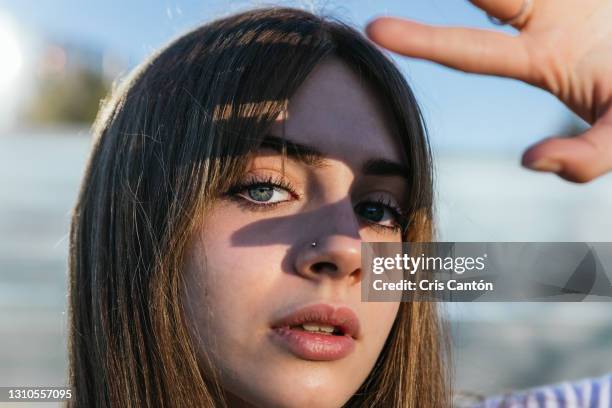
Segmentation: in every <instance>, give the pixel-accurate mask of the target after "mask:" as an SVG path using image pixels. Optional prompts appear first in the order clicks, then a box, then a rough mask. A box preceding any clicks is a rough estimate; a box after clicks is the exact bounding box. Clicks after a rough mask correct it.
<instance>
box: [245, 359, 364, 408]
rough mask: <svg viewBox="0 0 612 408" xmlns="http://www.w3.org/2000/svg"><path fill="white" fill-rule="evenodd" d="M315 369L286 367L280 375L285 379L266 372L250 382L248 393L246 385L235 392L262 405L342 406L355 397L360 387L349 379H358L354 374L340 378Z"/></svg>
mask: <svg viewBox="0 0 612 408" xmlns="http://www.w3.org/2000/svg"><path fill="white" fill-rule="evenodd" d="M317 364H325V363H317ZM300 371H302V372H300ZM314 371H315V372H314V373H304V372H303V370H295V371H294V373H293V375H288V374H287V372H288V371H285V372H284V374H281V375H280V376H279V377H278V379H280V380H281V381H273V380H270V379H268V378H265V377H266V376H265V375H264V376H261V377H260V378H259V379H258V381H257V383H255V384H253V383H251V384H249V385H248V388H249V390H248V391H247V392H246V393H245V392H244V391H246V390H245V389H244V388H243V389H242V390H241V391H243V392H240V390H235V391H237V392H235V395H239V396H241V398H242V399H244V400H246V401H248V402H249V403H251V404H252V405H254V406H256V407H260V408H268V407H278V408H304V407H306V408H338V407H341V406H342V405H344V404H345V403H346V402H347V401H348V400H349V399H350V398H351V396H352V395H353V393H354V392H355V391H356V389H354V388H358V384H357V386H355V385H354V384H349V383H347V382H346V381H347V380H348V381H351V380H353V381H354V380H355V378H354V377H353V376H348V378H339V377H338V376H331V375H325V374H322V373H321V372H317V371H319V370H314ZM328 374H331V373H328ZM266 380H268V381H266ZM343 380H344V381H343ZM351 385H352V386H351ZM245 394H247V395H245Z"/></svg>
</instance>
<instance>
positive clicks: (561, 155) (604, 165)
mask: <svg viewBox="0 0 612 408" xmlns="http://www.w3.org/2000/svg"><path fill="white" fill-rule="evenodd" d="M522 164H523V165H524V166H525V167H528V168H530V169H532V170H537V171H548V172H554V173H557V174H558V175H559V176H560V177H563V178H564V179H566V180H569V181H573V182H576V183H585V182H587V181H591V180H593V179H595V178H597V177H599V176H601V175H602V174H605V173H607V172H609V171H612V120H610V119H608V120H607V121H606V120H603V119H600V120H599V121H598V122H596V123H595V125H593V127H592V128H591V129H589V130H588V131H586V132H584V133H583V134H581V135H579V136H576V137H572V138H550V139H546V140H544V141H542V142H540V143H538V144H536V145H534V146H532V147H530V148H529V149H527V150H526V151H525V153H524V154H523V158H522Z"/></svg>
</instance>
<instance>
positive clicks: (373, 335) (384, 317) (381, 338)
mask: <svg viewBox="0 0 612 408" xmlns="http://www.w3.org/2000/svg"><path fill="white" fill-rule="evenodd" d="M363 305H364V310H363V316H364V320H365V321H366V322H367V326H366V327H365V330H364V335H365V337H367V338H369V339H371V341H370V342H368V344H367V347H368V350H367V353H368V354H372V355H375V356H376V357H378V354H379V353H380V351H381V350H382V347H383V346H384V344H385V341H386V340H387V337H388V336H389V333H390V331H391V328H392V326H393V322H394V321H395V318H396V316H397V313H398V310H399V305H400V304H399V303H398V302H364V303H363Z"/></svg>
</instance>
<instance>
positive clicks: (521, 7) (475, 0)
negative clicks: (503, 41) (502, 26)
mask: <svg viewBox="0 0 612 408" xmlns="http://www.w3.org/2000/svg"><path fill="white" fill-rule="evenodd" d="M470 2H471V3H472V4H474V5H475V6H476V7H478V8H479V9H481V10H483V11H484V12H486V13H487V14H489V15H492V16H493V17H497V18H498V19H500V20H502V21H507V20H510V19H513V18H516V17H517V16H519V15H520V18H519V19H518V21H516V23H515V24H513V25H514V26H515V27H517V28H518V27H522V26H523V25H525V24H526V23H527V21H528V20H529V17H530V16H531V12H532V10H533V3H534V0H532V1H529V0H470Z"/></svg>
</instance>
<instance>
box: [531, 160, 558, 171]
mask: <svg viewBox="0 0 612 408" xmlns="http://www.w3.org/2000/svg"><path fill="white" fill-rule="evenodd" d="M525 167H528V168H530V169H532V170H537V171H550V172H553V173H558V172H560V171H561V169H562V168H563V167H562V166H561V163H559V162H558V161H555V160H551V159H547V158H543V159H538V160H535V161H533V162H531V163H527V164H526V165H525Z"/></svg>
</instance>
